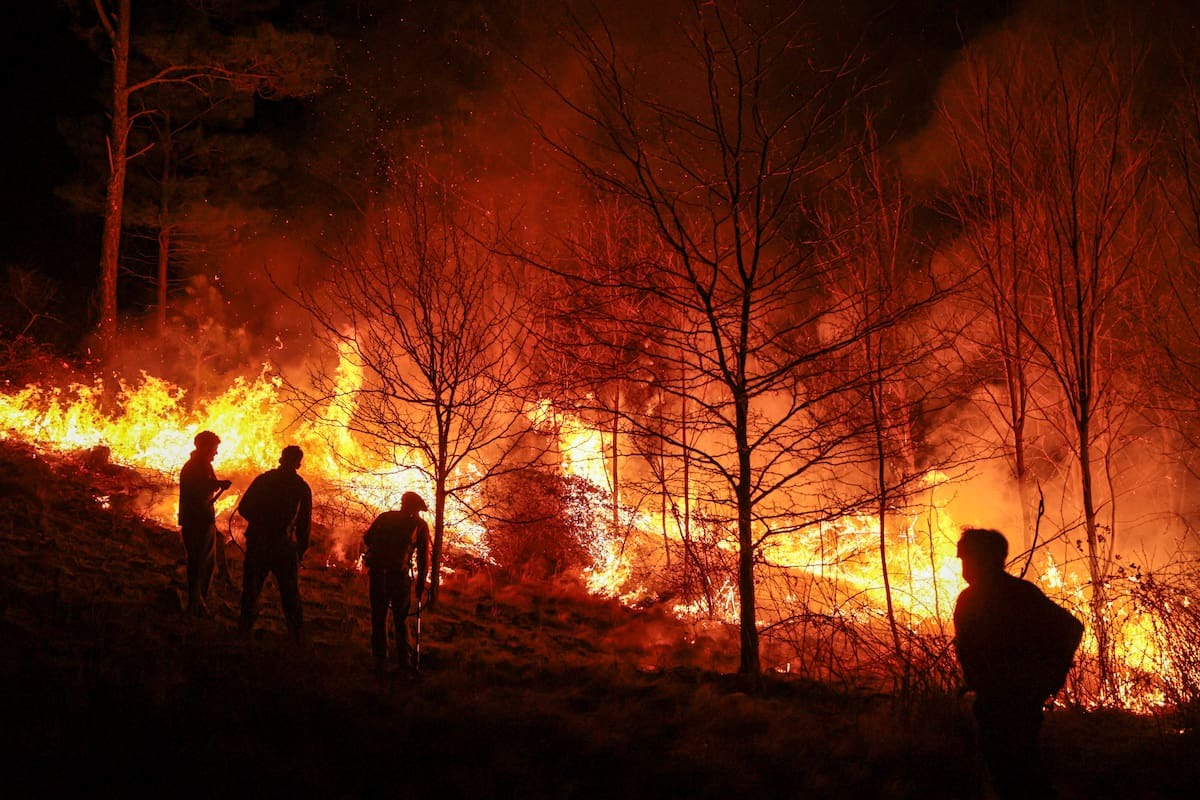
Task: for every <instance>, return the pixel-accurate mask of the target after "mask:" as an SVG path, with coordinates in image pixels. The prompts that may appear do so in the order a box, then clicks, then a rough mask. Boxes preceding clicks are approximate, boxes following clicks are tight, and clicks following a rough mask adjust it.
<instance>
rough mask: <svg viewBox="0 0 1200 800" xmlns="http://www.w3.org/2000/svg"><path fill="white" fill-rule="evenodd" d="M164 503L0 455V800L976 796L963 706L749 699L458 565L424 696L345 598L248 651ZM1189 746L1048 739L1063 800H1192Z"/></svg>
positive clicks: (722, 640) (1174, 741) (1135, 726)
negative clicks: (159, 510)
mask: <svg viewBox="0 0 1200 800" xmlns="http://www.w3.org/2000/svg"><path fill="white" fill-rule="evenodd" d="M151 490H153V487H147V486H145V485H143V481H142V479H141V478H139V477H138V476H137V475H136V474H133V473H130V472H128V471H126V470H122V469H119V468H115V467H112V466H109V465H106V464H104V463H103V461H102V460H93V461H92V462H90V463H89V462H87V461H86V460H81V459H57V458H49V457H44V456H37V455H35V454H34V453H32V452H31V451H29V450H25V449H22V448H19V447H17V446H15V445H13V444H11V443H0V644H2V650H0V680H2V681H3V685H4V687H5V690H4V692H3V693H2V694H0V716H2V718H3V719H4V721H5V722H4V725H3V727H2V730H3V733H2V734H0V747H2V748H3V751H4V752H5V753H6V754H7V755H8V756H9V758H8V759H7V761H8V763H9V765H10V766H9V767H7V768H6V771H7V773H8V774H7V776H6V778H5V781H4V786H5V791H4V794H5V796H6V797H49V796H68V795H71V794H76V793H82V792H87V793H88V794H89V795H91V796H99V797H108V796H114V797H115V796H120V797H126V796H129V795H131V794H133V793H134V792H139V791H143V792H154V791H160V790H166V791H169V792H170V793H171V794H172V795H177V794H184V795H189V794H195V795H203V796H222V795H223V796H235V797H244V796H282V795H289V796H293V797H310V796H311V797H318V796H319V797H336V798H352V797H370V796H379V795H387V796H392V795H403V794H408V793H415V794H417V795H421V794H426V795H428V794H433V793H436V794H437V795H438V796H440V797H446V798H454V797H521V798H599V797H605V798H607V797H613V798H617V797H621V798H640V797H646V798H667V797H681V798H682V797H686V798H707V797H712V798H718V797H720V798H731V797H762V798H775V797H805V798H825V797H829V798H930V799H933V798H973V797H983V796H985V795H983V794H981V792H980V789H979V788H978V785H979V783H978V782H979V770H978V767H977V764H976V762H975V760H974V758H973V756H972V750H971V745H970V727H969V722H968V720H967V717H966V715H965V713H964V710H963V706H962V705H961V703H960V702H959V701H958V700H956V699H955V698H952V697H946V696H938V695H931V696H926V697H923V698H919V699H918V700H917V701H916V702H908V703H904V704H901V703H896V702H894V701H893V699H892V698H890V697H887V696H881V695H866V694H855V693H849V692H847V691H834V690H833V689H831V688H829V687H826V686H822V685H820V684H816V683H812V682H806V681H803V680H800V679H797V678H795V677H788V678H786V679H784V678H782V677H772V678H769V679H766V680H764V682H763V684H762V685H761V686H760V687H758V688H757V689H756V691H754V692H749V691H747V690H746V687H745V686H743V685H742V684H741V682H740V681H738V680H737V679H735V678H734V677H732V676H730V675H729V674H728V670H729V665H730V664H731V663H733V652H732V650H731V649H730V641H731V640H730V639H729V638H728V637H727V636H725V635H723V634H721V633H720V632H713V631H711V630H708V631H703V632H698V631H696V630H693V629H692V628H690V627H689V626H687V625H684V624H683V623H680V622H679V621H677V620H675V619H673V618H671V617H670V616H669V615H667V614H664V613H662V612H661V611H655V610H631V609H627V608H623V607H621V606H620V605H618V604H616V603H613V602H606V601H600V600H596V599H594V598H591V597H589V596H587V595H586V594H585V593H584V592H582V591H581V590H580V589H579V588H578V586H576V585H574V584H571V583H560V584H555V585H537V586H533V585H525V584H517V585H500V584H497V583H495V582H494V581H493V580H492V579H491V577H490V576H489V575H488V574H487V572H486V571H484V570H481V569H478V568H467V566H466V565H460V566H461V567H462V568H461V569H459V570H458V571H456V572H455V573H454V574H453V575H451V576H450V577H449V578H448V579H447V581H446V583H445V584H444V594H443V597H442V602H441V605H440V608H439V609H438V610H437V611H435V612H430V613H428V614H427V615H426V616H425V618H424V619H423V621H422V627H423V634H424V642H423V654H422V659H423V661H422V666H423V669H422V671H421V673H420V675H419V676H417V677H416V678H415V679H411V680H409V679H401V678H396V677H391V676H389V677H379V676H376V675H375V674H374V673H373V672H372V671H371V670H370V668H369V665H370V662H371V659H370V657H369V652H368V647H367V627H368V623H367V606H366V590H365V578H364V577H363V576H361V575H358V574H356V573H353V572H347V571H344V570H334V569H323V568H310V569H307V570H305V572H304V573H303V574H302V578H301V580H302V593H303V595H304V597H305V602H306V614H307V618H308V620H309V632H310V641H309V642H308V643H307V645H305V646H303V647H294V646H291V645H289V644H288V643H287V641H286V638H285V637H284V636H283V631H284V628H283V620H282V617H281V615H280V613H279V610H278V598H277V595H276V594H275V593H274V589H273V588H270V587H269V588H268V590H267V593H266V596H265V597H264V613H263V617H262V621H261V623H260V628H261V629H262V633H261V635H260V636H259V637H258V638H257V639H256V640H253V641H243V640H239V639H238V638H237V637H236V636H235V635H234V632H233V631H234V624H235V613H236V591H235V590H234V589H233V588H232V587H221V586H218V590H217V595H218V602H217V603H215V604H214V605H215V607H216V608H217V609H218V611H217V614H216V616H215V618H214V619H212V620H200V621H196V620H191V619H188V618H186V617H184V616H183V614H182V613H181V611H180V598H181V596H182V590H183V580H184V564H183V551H182V546H181V545H180V543H179V540H178V535H177V534H176V533H175V532H174V531H171V530H166V529H162V528H160V527H158V526H155V525H153V524H149V523H147V522H144V521H143V520H141V519H140V518H138V517H137V515H136V514H135V513H134V506H135V502H134V498H135V497H136V496H137V495H138V494H139V493H142V494H144V493H145V492H146V491H151ZM100 496H106V497H108V498H109V500H108V507H107V508H104V507H102V505H101V503H100V502H99V501H97V499H96V498H97V497H100ZM232 555H233V556H234V558H233V562H234V575H235V578H236V577H237V576H238V574H239V572H240V570H239V569H238V566H239V565H238V563H237V558H236V556H237V552H236V551H233V553H232ZM698 634H702V635H699V636H698ZM1181 727H1183V725H1182V724H1181V723H1178V722H1176V721H1173V720H1167V719H1164V718H1149V719H1139V718H1133V717H1129V716H1127V715H1120V714H1109V715H1105V716H1099V715H1080V714H1074V713H1071V714H1068V713H1066V712H1058V713H1055V714H1053V715H1051V718H1050V721H1049V724H1048V726H1047V735H1046V742H1047V747H1048V749H1049V751H1050V753H1051V755H1052V757H1053V763H1054V764H1055V765H1056V771H1057V773H1058V774H1059V776H1060V779H1059V785H1060V788H1061V790H1062V795H1063V797H1065V798H1103V797H1122V798H1169V797H1185V796H1191V790H1192V789H1194V788H1195V787H1196V786H1197V785H1200V767H1198V766H1197V764H1198V763H1200V760H1198V759H1196V758H1195V755H1196V753H1195V748H1196V744H1197V737H1196V734H1195V732H1194V731H1192V730H1186V731H1185V732H1184V733H1180V732H1179V730H1180V729H1181Z"/></svg>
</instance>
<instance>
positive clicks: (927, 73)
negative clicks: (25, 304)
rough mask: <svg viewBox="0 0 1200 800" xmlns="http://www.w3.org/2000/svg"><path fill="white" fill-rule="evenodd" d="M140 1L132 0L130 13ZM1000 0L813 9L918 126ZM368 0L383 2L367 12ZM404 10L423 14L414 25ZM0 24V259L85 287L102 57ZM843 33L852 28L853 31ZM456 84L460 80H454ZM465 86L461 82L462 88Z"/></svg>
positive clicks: (90, 260)
mask: <svg viewBox="0 0 1200 800" xmlns="http://www.w3.org/2000/svg"><path fill="white" fill-rule="evenodd" d="M439 2H440V0H439ZM138 5H139V2H138V0H135V2H134V6H135V18H136V14H137V10H136V9H137V7H138ZM285 5H286V3H285ZM294 5H296V6H298V7H299V6H304V7H305V8H306V9H308V10H309V11H311V10H312V9H313V8H320V9H323V11H322V12H321V13H320V14H319V15H317V17H318V18H320V19H321V20H322V21H323V24H325V25H328V26H329V28H330V29H331V30H332V29H336V30H342V31H345V30H354V29H356V28H357V29H359V30H363V31H365V32H366V35H367V36H368V37H369V38H371V39H372V40H373V41H375V42H378V41H380V40H381V39H382V40H384V41H388V40H390V38H391V37H392V34H390V33H388V32H387V31H386V30H385V31H382V32H381V31H379V30H374V31H372V30H370V29H371V27H372V26H378V25H386V26H395V27H396V29H397V30H396V32H395V34H394V39H395V41H396V42H397V45H398V46H399V47H400V48H403V47H404V45H405V42H404V37H405V36H410V37H420V38H421V46H423V47H426V48H428V47H430V46H431V45H430V42H431V41H435V42H436V41H448V42H452V41H453V39H452V37H446V36H443V34H444V31H438V30H435V29H434V28H435V27H436V26H438V25H444V24H447V23H446V20H447V18H448V16H449V15H446V14H439V13H437V12H436V11H430V9H432V8H435V7H434V6H430V5H429V4H428V2H426V3H422V2H415V3H414V2H404V0H375V2H372V0H360V1H359V2H353V3H352V2H344V0H336V2H335V1H334V0H329V2H324V3H323V2H321V0H312V1H311V2H307V3H304V2H298V3H295V4H294ZM462 5H465V4H462ZM537 5H538V4H537V2H531V1H529V0H505V1H504V2H503V3H490V4H489V3H483V4H482V7H485V8H489V10H491V11H493V12H494V13H501V14H502V13H510V12H511V11H512V10H513V9H521V10H522V11H523V12H524V13H530V9H535V10H536V8H537ZM638 5H639V4H638V3H631V2H627V1H626V0H620V2H615V0H607V2H601V3H600V7H601V8H602V9H604V10H605V12H606V13H616V14H630V13H634V12H633V9H636V8H637V7H638ZM1009 5H1010V3H1009V2H1008V1H1007V0H898V2H895V3H880V2H878V1H877V0H858V1H857V2H854V0H851V2H849V3H841V4H829V6H828V7H824V6H822V8H832V9H834V10H832V11H828V10H827V11H825V12H824V13H830V14H833V15H836V16H838V17H840V19H837V20H834V19H832V18H831V19H830V21H829V24H830V26H831V27H832V26H834V25H843V26H844V20H845V19H848V18H856V19H871V20H873V21H872V26H871V30H869V31H868V32H867V33H866V35H865V39H866V41H868V42H869V43H870V46H871V48H872V49H873V51H874V52H875V54H876V55H877V56H878V58H879V60H880V61H881V62H893V64H892V66H894V69H893V72H892V75H893V77H894V79H895V81H896V94H897V96H898V97H899V98H900V100H899V101H898V102H899V103H903V104H905V107H903V108H901V109H900V110H899V112H898V113H899V114H900V115H901V116H907V119H904V120H900V121H901V122H902V123H903V124H905V125H908V126H916V125H919V124H920V120H921V117H922V115H923V113H924V110H923V109H924V106H926V105H927V104H928V101H929V97H930V94H931V91H932V87H933V85H934V84H935V83H936V79H937V76H938V74H939V73H940V71H941V70H942V69H943V68H944V66H945V64H946V63H947V61H948V59H949V58H950V57H951V54H952V53H953V51H954V50H955V49H957V47H958V46H959V45H960V43H961V39H962V36H963V35H964V33H966V34H967V35H970V34H971V33H973V32H975V31H978V30H979V29H981V28H982V27H985V26H986V25H988V24H991V23H994V22H995V21H997V20H1000V19H1002V18H1003V17H1004V16H1005V15H1006V14H1007V13H1008V12H1009ZM373 6H377V7H378V8H379V9H380V13H372V7H373ZM490 6H496V7H497V8H496V9H492V8H490ZM497 9H498V10H497ZM338 15H341V16H340V18H338ZM413 19H420V20H422V22H421V24H419V25H413V24H412V20H413ZM401 20H403V22H401ZM431 21H432V22H431ZM499 27H500V26H499V25H492V26H491V28H490V29H491V30H496V29H497V28H499ZM381 33H382V36H381V35H380V34H381ZM2 35H3V45H2V46H0V52H2V53H3V59H4V63H3V65H2V66H3V73H2V74H3V75H4V81H5V82H6V91H5V92H4V95H3V96H4V98H5V102H4V104H3V106H2V108H3V111H2V112H0V113H2V114H3V128H4V131H5V135H4V141H5V146H4V147H3V148H2V150H0V175H2V177H3V181H2V184H0V187H2V188H0V265H2V266H3V267H5V268H7V267H9V266H20V267H24V268H32V269H35V270H38V271H41V272H43V273H46V274H48V275H50V276H52V277H54V278H56V279H62V280H64V281H65V282H67V283H74V284H77V285H78V286H79V289H80V290H81V291H85V292H86V291H90V289H91V287H90V286H89V285H88V284H89V283H90V282H91V281H92V280H94V276H95V266H94V265H95V264H96V262H97V259H98V247H99V230H100V224H99V220H98V219H96V218H94V217H90V216H85V215H80V214H78V213H76V212H74V211H73V210H71V209H70V207H69V206H67V205H66V204H65V203H64V202H63V201H61V200H60V199H58V198H57V197H56V195H55V190H56V188H57V187H60V186H62V185H63V184H64V183H66V182H67V181H69V180H71V179H72V178H73V177H75V176H76V174H77V172H78V169H79V165H78V162H77V155H76V154H75V153H74V152H73V151H72V150H71V148H69V147H68V146H67V144H66V142H65V141H64V140H63V135H62V133H61V131H62V129H63V127H64V124H66V121H67V120H70V119H71V118H73V117H74V118H79V117H88V116H94V115H96V114H98V113H101V111H102V107H101V103H102V102H103V97H102V88H101V87H102V81H103V74H104V69H105V65H104V64H102V63H100V62H99V60H98V59H97V58H96V57H95V56H94V55H93V54H92V53H91V52H89V50H88V49H87V47H86V46H85V45H84V43H83V42H82V41H81V40H80V39H79V38H78V37H77V36H76V35H75V34H74V33H73V32H72V30H71V27H70V12H69V10H68V9H67V7H66V6H65V5H64V3H62V2H56V1H55V0H40V1H39V2H33V3H27V4H25V7H24V9H23V19H22V22H21V24H20V25H7V26H4V32H3V34H2ZM840 35H843V36H848V37H850V38H853V37H854V36H856V35H857V31H854V30H851V31H842V32H841V34H840ZM375 57H376V56H373V58H375ZM437 61H438V60H437V59H430V62H431V63H430V64H429V69H430V70H431V71H437V70H443V71H444V70H445V62H443V63H441V64H439V63H437ZM431 75H432V73H431ZM464 83H466V81H462V80H460V81H459V85H462V84H464ZM430 85H433V86H437V87H438V91H439V93H440V95H441V96H440V97H439V98H437V99H436V100H442V101H445V102H451V99H448V98H446V97H445V96H444V95H446V94H447V91H446V87H447V85H448V84H447V79H446V78H445V77H444V76H440V75H439V76H438V77H437V80H431V81H430ZM469 89H470V87H467V86H462V89H461V90H462V91H468V90H469ZM410 90H411V88H410ZM436 100H434V101H431V102H435V101H436Z"/></svg>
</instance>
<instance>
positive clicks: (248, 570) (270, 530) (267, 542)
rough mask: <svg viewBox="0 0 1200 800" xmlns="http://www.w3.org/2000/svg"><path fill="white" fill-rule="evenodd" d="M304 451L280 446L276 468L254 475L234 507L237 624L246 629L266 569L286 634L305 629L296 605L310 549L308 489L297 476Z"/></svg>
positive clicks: (251, 620) (254, 611) (251, 622)
mask: <svg viewBox="0 0 1200 800" xmlns="http://www.w3.org/2000/svg"><path fill="white" fill-rule="evenodd" d="M303 459H304V453H303V451H301V450H300V448H299V447H296V446H295V445H288V446H287V447H285V448H283V454H282V455H280V456H279V466H278V467H276V468H275V469H273V470H269V471H267V472H264V473H263V474H261V475H259V476H258V477H257V478H255V479H254V480H253V481H252V482H251V483H250V486H249V488H247V489H246V493H245V494H244V495H242V500H241V502H240V503H238V508H237V511H238V513H239V514H241V515H242V516H243V517H245V519H246V521H247V522H248V523H249V525H247V526H246V559H245V561H244V562H243V565H242V615H241V621H240V624H239V626H238V628H239V630H240V631H241V632H242V633H247V634H248V633H249V632H250V631H251V629H252V628H253V627H254V620H255V618H257V616H258V597H259V595H260V594H261V593H262V589H263V584H264V583H266V580H267V575H268V573H274V575H275V584H276V585H277V586H278V587H279V599H280V602H281V603H282V604H283V614H284V616H285V617H286V618H287V626H288V632H289V634H290V635H291V636H292V638H293V639H296V640H299V639H300V636H301V631H302V629H303V627H304V612H303V609H302V607H301V605H300V561H301V560H302V559H303V558H304V551H305V550H306V549H308V536H309V530H310V529H311V527H312V490H311V489H310V488H309V486H308V484H307V483H305V481H304V479H303V478H301V477H300V476H299V475H298V474H297V470H299V469H300V462H301V461H303Z"/></svg>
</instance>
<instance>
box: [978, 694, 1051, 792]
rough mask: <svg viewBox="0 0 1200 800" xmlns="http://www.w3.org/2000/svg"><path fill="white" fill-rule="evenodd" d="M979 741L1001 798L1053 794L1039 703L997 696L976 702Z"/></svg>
mask: <svg viewBox="0 0 1200 800" xmlns="http://www.w3.org/2000/svg"><path fill="white" fill-rule="evenodd" d="M975 718H976V720H977V721H978V723H979V744H980V749H981V750H982V752H983V757H984V761H985V762H987V765H988V771H989V772H991V774H992V780H993V781H994V783H995V784H996V793H997V794H998V795H999V796H1000V797H1001V798H1022V799H1025V798H1028V800H1035V799H1036V800H1041V799H1042V798H1049V797H1053V796H1054V792H1053V790H1052V788H1051V786H1050V782H1049V780H1048V778H1047V775H1046V772H1045V769H1044V768H1043V766H1042V760H1041V753H1040V752H1039V750H1038V732H1039V731H1040V729H1041V724H1042V709H1041V705H1040V704H1038V705H1036V706H1033V705H1031V704H1029V703H1021V702H1018V701H1016V700H1014V699H1012V698H998V699H995V700H991V701H985V702H982V703H981V702H980V701H979V700H978V699H977V700H976V703H975Z"/></svg>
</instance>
